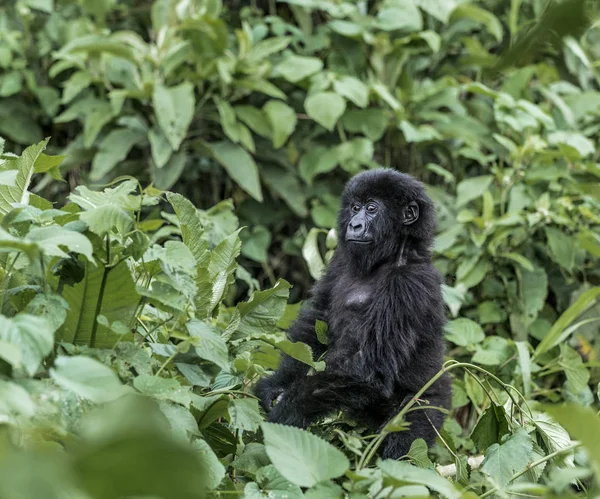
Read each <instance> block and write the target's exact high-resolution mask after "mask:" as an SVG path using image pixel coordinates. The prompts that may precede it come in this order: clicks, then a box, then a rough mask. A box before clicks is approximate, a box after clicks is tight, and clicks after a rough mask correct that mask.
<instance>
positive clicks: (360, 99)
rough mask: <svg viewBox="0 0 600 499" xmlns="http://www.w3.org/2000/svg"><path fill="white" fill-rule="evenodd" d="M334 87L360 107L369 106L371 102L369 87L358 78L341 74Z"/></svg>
mask: <svg viewBox="0 0 600 499" xmlns="http://www.w3.org/2000/svg"><path fill="white" fill-rule="evenodd" d="M333 88H334V89H335V91H336V92H337V93H338V94H340V95H341V96H342V97H345V98H346V99H348V100H349V101H352V102H353V103H354V104H356V105H357V106H358V107H367V105H368V104H369V88H368V87H367V86H366V85H365V84H364V83H363V82H362V81H360V80H359V79H358V78H354V77H353V76H341V77H340V78H339V79H337V80H335V81H334V82H333Z"/></svg>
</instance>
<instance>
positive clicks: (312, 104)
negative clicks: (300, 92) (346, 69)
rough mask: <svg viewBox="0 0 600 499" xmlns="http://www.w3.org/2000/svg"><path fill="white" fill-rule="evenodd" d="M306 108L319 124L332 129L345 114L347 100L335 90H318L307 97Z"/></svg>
mask: <svg viewBox="0 0 600 499" xmlns="http://www.w3.org/2000/svg"><path fill="white" fill-rule="evenodd" d="M304 109H305V110H306V113H307V114H308V115H309V116H310V117H311V118H312V119H313V120H315V121H316V122H317V123H319V125H321V126H323V128H326V129H327V130H329V131H331V130H333V127H334V126H335V124H336V123H337V121H338V119H340V117H341V116H342V114H344V111H345V110H346V101H345V100H344V99H343V98H342V97H340V96H339V95H338V94H336V93H334V92H318V93H315V94H311V95H309V96H308V97H307V98H306V100H305V101H304Z"/></svg>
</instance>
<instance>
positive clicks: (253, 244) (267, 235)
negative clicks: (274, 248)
mask: <svg viewBox="0 0 600 499" xmlns="http://www.w3.org/2000/svg"><path fill="white" fill-rule="evenodd" d="M241 234H242V236H243V237H242V241H243V244H242V255H244V256H245V257H246V258H250V259H251V260H254V261H255V262H261V263H267V258H268V253H267V250H268V249H269V246H270V245H271V231H270V230H269V229H267V228H266V227H264V226H263V225H259V226H257V227H256V228H255V229H254V230H253V231H252V232H242V233H241Z"/></svg>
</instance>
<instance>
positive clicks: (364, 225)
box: [338, 169, 434, 272]
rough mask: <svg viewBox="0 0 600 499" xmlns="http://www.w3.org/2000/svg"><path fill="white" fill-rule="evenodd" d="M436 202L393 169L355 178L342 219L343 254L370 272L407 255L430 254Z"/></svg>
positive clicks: (344, 201) (348, 188)
mask: <svg viewBox="0 0 600 499" xmlns="http://www.w3.org/2000/svg"><path fill="white" fill-rule="evenodd" d="M433 226H434V209H433V203H432V202H431V200H430V199H429V197H428V196H427V195H426V194H425V190H424V188H423V186H422V184H421V183H420V182H418V181H417V180H415V179H414V178H412V177H410V176H409V175H405V174H403V173H400V172H398V171H394V170H388V169H385V170H371V171H368V172H364V173H361V174H359V175H356V176H355V177H354V178H352V179H351V180H350V181H349V182H348V184H347V185H346V189H345V190H344V194H343V196H342V209H341V210H340V213H339V217H338V234H339V236H340V249H341V250H342V251H343V252H347V253H348V254H349V256H350V255H351V257H352V258H353V260H354V261H355V263H356V265H357V268H360V269H361V270H362V271H365V272H366V271H368V270H369V269H371V268H372V267H373V266H374V265H377V264H378V263H380V262H382V261H392V260H398V259H399V258H403V254H404V253H405V252H407V251H409V250H410V251H413V250H414V251H416V252H417V253H420V252H425V251H427V248H428V247H429V245H430V244H431V241H432V239H433Z"/></svg>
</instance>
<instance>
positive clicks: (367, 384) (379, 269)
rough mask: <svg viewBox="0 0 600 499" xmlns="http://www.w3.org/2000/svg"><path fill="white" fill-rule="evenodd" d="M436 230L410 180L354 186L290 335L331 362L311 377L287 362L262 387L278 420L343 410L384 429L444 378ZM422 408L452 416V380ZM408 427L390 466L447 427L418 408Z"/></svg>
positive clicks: (369, 175)
mask: <svg viewBox="0 0 600 499" xmlns="http://www.w3.org/2000/svg"><path fill="white" fill-rule="evenodd" d="M434 225H435V212H434V207H433V203H432V201H431V199H430V198H429V197H428V196H427V194H426V193H425V189H424V188H423V185H422V184H421V183H420V182H418V181H417V180H415V179H414V178H412V177H410V176H409V175H405V174H402V173H399V172H397V171H395V170H390V169H382V170H371V171H367V172H364V173H361V174H359V175H357V176H355V177H354V178H352V179H351V180H350V181H349V182H348V184H347V185H346V188H345V190H344V194H343V196H342V208H341V210H340V213H339V216H338V235H339V246H338V248H337V249H336V251H335V254H334V256H333V258H332V260H331V262H330V264H329V267H328V269H327V272H326V274H325V276H324V277H323V278H322V279H321V280H320V281H319V282H318V283H317V284H316V285H315V286H314V288H313V299H312V300H311V302H310V303H309V304H308V306H306V307H303V309H302V311H301V312H300V316H299V317H298V320H297V321H296V322H295V323H294V324H293V326H292V327H291V328H290V331H289V337H290V339H291V340H293V341H303V342H305V343H307V344H308V345H310V347H311V348H312V350H313V353H314V357H315V358H318V357H320V356H321V355H322V354H323V353H325V357H324V358H325V362H326V368H325V370H324V371H323V372H317V373H315V374H313V375H310V376H307V373H308V366H307V365H306V364H303V363H300V362H298V361H297V360H295V359H292V358H291V357H287V356H286V357H284V359H283V360H282V362H281V366H280V367H279V369H278V370H277V371H276V372H275V373H274V374H273V375H272V376H269V377H266V378H263V379H262V380H261V381H260V382H259V383H258V385H257V386H256V394H257V395H258V396H259V397H260V399H261V402H262V405H263V407H264V408H265V410H266V411H270V412H269V420H270V421H272V422H276V423H283V424H288V425H294V426H299V427H306V426H308V425H309V424H311V423H312V422H314V421H315V420H317V419H318V418H320V417H323V416H326V415H328V414H331V413H333V412H335V411H338V410H340V409H342V410H344V411H345V412H346V413H347V414H348V415H350V416H351V417H352V418H354V419H356V420H358V421H362V422H364V423H366V424H368V425H369V426H370V427H371V428H372V429H373V430H379V429H381V428H382V427H383V426H384V425H385V424H386V423H387V422H388V421H389V420H390V419H391V418H392V417H393V416H394V415H396V414H397V413H398V412H399V411H400V409H401V408H402V406H403V404H404V403H405V402H406V401H408V400H409V399H410V397H412V396H413V395H414V394H415V393H416V392H417V391H418V390H419V389H420V388H422V387H423V385H424V384H425V383H426V382H427V381H428V380H429V379H430V378H431V377H432V376H433V375H434V374H435V373H436V372H438V371H439V370H440V368H441V366H442V363H443V354H444V345H443V337H442V327H443V325H444V322H445V314H444V305H443V301H442V295H441V288H440V285H441V278H440V275H439V274H438V272H437V271H436V270H435V268H434V267H433V265H432V264H431V255H430V247H431V244H432V241H433V232H434ZM317 319H319V320H322V321H324V322H326V323H327V324H328V326H329V333H328V335H329V337H328V345H327V346H325V345H322V344H321V343H320V342H319V341H318V340H317V336H316V332H315V321H316V320H317ZM422 399H424V400H426V402H424V404H429V405H432V406H438V407H440V406H441V407H448V406H449V399H450V386H449V380H448V378H447V377H443V378H442V379H441V380H440V381H438V382H437V383H436V384H435V385H433V386H432V387H431V388H430V389H429V390H428V391H427V392H426V393H425V395H424V396H423V397H422ZM273 403H275V405H274V406H273ZM407 421H409V422H410V427H409V430H408V431H402V432H398V433H392V434H390V435H389V436H388V437H387V438H386V439H385V441H384V442H383V446H382V455H383V456H384V457H387V458H399V457H401V456H403V455H405V454H406V453H407V451H408V450H409V448H410V444H411V443H412V441H413V440H414V439H415V438H424V439H425V441H426V442H427V444H428V445H431V444H432V443H433V442H434V440H435V438H436V432H435V430H434V428H433V427H432V424H433V425H434V426H435V427H436V428H439V427H440V425H441V424H442V421H443V413H442V412H441V411H439V410H437V409H428V410H422V409H419V410H416V411H411V412H409V414H408V416H407Z"/></svg>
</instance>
